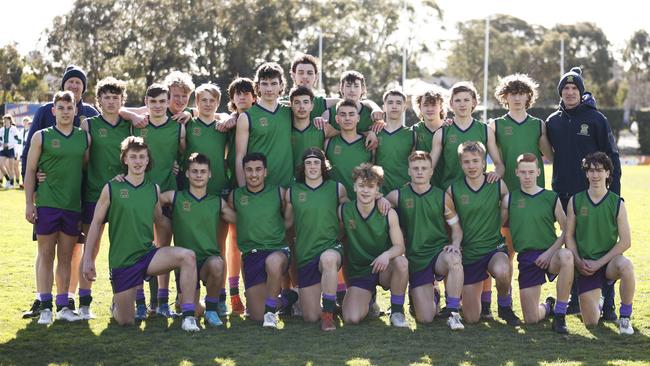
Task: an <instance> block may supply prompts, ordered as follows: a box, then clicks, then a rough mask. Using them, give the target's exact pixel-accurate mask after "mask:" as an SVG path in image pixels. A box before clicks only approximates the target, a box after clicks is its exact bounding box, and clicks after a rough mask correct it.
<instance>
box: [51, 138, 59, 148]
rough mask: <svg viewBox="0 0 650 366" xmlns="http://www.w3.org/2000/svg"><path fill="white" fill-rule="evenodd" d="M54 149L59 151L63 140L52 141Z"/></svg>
mask: <svg viewBox="0 0 650 366" xmlns="http://www.w3.org/2000/svg"><path fill="white" fill-rule="evenodd" d="M50 145H51V146H52V148H53V149H58V148H60V147H61V140H59V139H54V140H52V143H51V144H50Z"/></svg>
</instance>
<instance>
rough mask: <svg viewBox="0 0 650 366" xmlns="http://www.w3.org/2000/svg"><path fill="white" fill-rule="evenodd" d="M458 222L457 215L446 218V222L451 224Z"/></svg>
mask: <svg viewBox="0 0 650 366" xmlns="http://www.w3.org/2000/svg"><path fill="white" fill-rule="evenodd" d="M457 222H458V215H454V217H452V218H451V219H449V220H447V224H449V225H453V224H455V223H457Z"/></svg>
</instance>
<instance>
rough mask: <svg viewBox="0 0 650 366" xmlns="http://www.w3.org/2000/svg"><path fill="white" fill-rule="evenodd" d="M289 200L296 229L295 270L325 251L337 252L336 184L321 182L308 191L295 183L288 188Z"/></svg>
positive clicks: (337, 199) (303, 186)
mask: <svg viewBox="0 0 650 366" xmlns="http://www.w3.org/2000/svg"><path fill="white" fill-rule="evenodd" d="M290 198H291V206H293V212H294V220H295V227H296V248H295V252H296V253H295V254H296V265H297V267H298V268H300V267H302V266H304V265H305V264H307V263H308V262H309V261H311V260H312V259H314V258H315V257H317V256H319V255H320V254H321V253H322V252H324V251H325V250H327V249H336V250H341V243H340V242H339V240H338V234H339V218H338V214H337V211H336V210H337V208H338V202H339V195H338V184H337V183H336V182H335V181H332V180H325V181H323V183H321V185H320V186H318V187H316V188H311V187H309V186H307V185H306V184H305V183H300V182H296V183H295V184H294V185H293V186H291V195H290Z"/></svg>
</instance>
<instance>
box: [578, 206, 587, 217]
mask: <svg viewBox="0 0 650 366" xmlns="http://www.w3.org/2000/svg"><path fill="white" fill-rule="evenodd" d="M580 216H589V209H588V208H587V207H585V206H582V207H580Z"/></svg>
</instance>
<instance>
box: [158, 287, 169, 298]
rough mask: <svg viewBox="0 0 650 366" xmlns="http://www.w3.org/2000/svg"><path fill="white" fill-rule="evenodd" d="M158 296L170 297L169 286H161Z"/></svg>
mask: <svg viewBox="0 0 650 366" xmlns="http://www.w3.org/2000/svg"><path fill="white" fill-rule="evenodd" d="M158 298H159V299H160V298H164V299H166V298H169V289H167V288H159V289H158Z"/></svg>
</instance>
